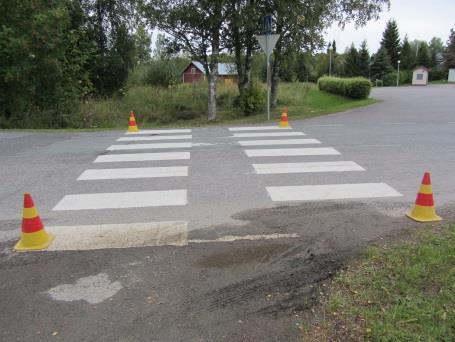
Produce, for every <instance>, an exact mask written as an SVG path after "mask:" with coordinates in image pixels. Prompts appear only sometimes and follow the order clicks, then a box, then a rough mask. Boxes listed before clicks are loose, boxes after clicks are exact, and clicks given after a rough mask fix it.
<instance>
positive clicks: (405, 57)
mask: <svg viewBox="0 0 455 342" xmlns="http://www.w3.org/2000/svg"><path fill="white" fill-rule="evenodd" d="M415 63H416V61H415V53H413V51H412V49H411V44H409V40H408V36H405V37H404V40H403V44H402V45H401V65H400V68H401V69H404V70H411V69H412V68H413V67H414V66H415Z"/></svg>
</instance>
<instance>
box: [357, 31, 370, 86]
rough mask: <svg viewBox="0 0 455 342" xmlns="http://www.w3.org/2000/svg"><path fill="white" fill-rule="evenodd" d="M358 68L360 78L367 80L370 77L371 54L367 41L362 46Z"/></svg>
mask: <svg viewBox="0 0 455 342" xmlns="http://www.w3.org/2000/svg"><path fill="white" fill-rule="evenodd" d="M358 68H359V72H358V74H359V75H360V76H363V77H366V78H369V77H370V53H369V52H368V48H367V41H366V40H364V41H363V42H362V44H361V45H360V50H359V59H358Z"/></svg>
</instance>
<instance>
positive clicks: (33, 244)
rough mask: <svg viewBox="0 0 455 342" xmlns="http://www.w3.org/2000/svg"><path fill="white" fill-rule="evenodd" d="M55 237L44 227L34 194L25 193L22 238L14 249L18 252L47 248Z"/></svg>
mask: <svg viewBox="0 0 455 342" xmlns="http://www.w3.org/2000/svg"><path fill="white" fill-rule="evenodd" d="M53 239H54V237H53V236H52V235H51V234H48V233H47V232H46V230H45V229H44V225H43V223H42V222H41V219H40V217H39V214H38V210H36V208H35V204H34V203H33V199H32V196H31V195H30V194H29V193H25V194H24V210H23V214H22V233H21V239H20V240H19V242H18V243H16V246H14V249H15V250H16V251H18V252H24V251H34V250H41V249H46V248H47V247H48V246H49V245H50V243H51V242H52V240H53Z"/></svg>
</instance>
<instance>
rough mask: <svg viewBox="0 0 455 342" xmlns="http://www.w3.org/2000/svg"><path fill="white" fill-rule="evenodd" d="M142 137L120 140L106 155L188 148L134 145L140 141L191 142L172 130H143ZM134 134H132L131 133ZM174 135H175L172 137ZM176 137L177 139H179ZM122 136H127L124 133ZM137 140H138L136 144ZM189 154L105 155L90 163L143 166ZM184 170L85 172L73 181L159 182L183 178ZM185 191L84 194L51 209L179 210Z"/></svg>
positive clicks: (68, 197)
mask: <svg viewBox="0 0 455 342" xmlns="http://www.w3.org/2000/svg"><path fill="white" fill-rule="evenodd" d="M140 133H141V134H142V135H146V133H147V134H148V135H147V136H143V137H136V136H135V137H123V138H119V139H117V141H125V140H124V139H125V138H131V139H128V140H126V141H127V142H128V143H127V144H115V145H111V146H109V147H108V148H107V151H122V150H145V149H168V148H173V149H174V148H175V149H180V148H186V149H188V148H191V146H192V144H191V142H179V143H160V142H156V143H147V144H143V143H137V141H141V140H142V139H139V138H145V139H152V140H157V141H160V140H171V139H175V140H177V139H179V140H191V139H192V135H181V134H180V133H191V130H190V129H174V130H143V131H140ZM135 134H136V133H135ZM172 134H177V135H172ZM179 134H180V135H179ZM126 135H129V134H128V133H126ZM137 139H139V140H137ZM188 159H190V152H187V151H185V152H167V153H166V152H159V153H148V152H147V153H127V154H122V153H120V154H107V155H101V156H98V157H97V158H96V159H95V160H94V163H110V162H117V163H122V162H125V163H126V162H146V161H157V160H176V161H177V160H188ZM187 176H188V166H180V165H179V166H166V167H150V166H148V165H147V166H141V167H134V168H131V167H128V168H125V167H118V168H106V169H104V168H95V169H87V170H85V171H84V172H83V173H82V174H81V175H80V176H79V177H78V178H77V181H91V182H93V181H103V180H121V179H130V180H131V179H140V178H163V177H187ZM187 202H188V201H187V190H186V189H171V190H164V191H163V190H160V191H136V192H112V193H88V194H71V195H66V196H64V197H63V198H62V199H61V201H60V202H59V203H57V205H56V206H55V207H54V208H53V210H54V211H63V210H96V209H120V208H139V207H159V206H182V205H186V204H187Z"/></svg>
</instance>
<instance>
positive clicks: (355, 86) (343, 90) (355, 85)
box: [318, 77, 371, 99]
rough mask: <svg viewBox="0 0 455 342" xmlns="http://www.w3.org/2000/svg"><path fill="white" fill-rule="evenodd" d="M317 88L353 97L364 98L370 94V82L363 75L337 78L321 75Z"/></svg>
mask: <svg viewBox="0 0 455 342" xmlns="http://www.w3.org/2000/svg"><path fill="white" fill-rule="evenodd" d="M318 87H319V90H322V91H326V92H328V93H333V94H338V95H341V96H346V97H350V98H353V99H366V98H367V97H368V96H369V95H370V90H371V82H370V81H369V80H367V79H366V78H363V77H355V78H339V77H321V78H320V79H319V80H318Z"/></svg>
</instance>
